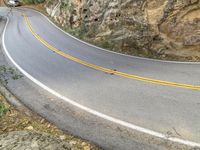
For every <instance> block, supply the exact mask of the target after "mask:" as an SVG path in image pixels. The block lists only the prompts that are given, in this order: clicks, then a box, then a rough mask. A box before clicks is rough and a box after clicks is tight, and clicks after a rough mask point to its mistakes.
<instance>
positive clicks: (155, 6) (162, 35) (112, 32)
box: [45, 0, 200, 61]
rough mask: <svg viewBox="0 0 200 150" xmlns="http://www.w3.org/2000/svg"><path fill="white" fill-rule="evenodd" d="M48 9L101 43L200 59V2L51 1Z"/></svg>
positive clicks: (138, 51)
mask: <svg viewBox="0 0 200 150" xmlns="http://www.w3.org/2000/svg"><path fill="white" fill-rule="evenodd" d="M45 7H46V10H47V12H48V14H49V15H50V16H52V17H53V19H54V20H55V21H56V22H57V23H58V24H60V25H61V26H63V27H64V28H65V29H66V30H67V31H69V32H71V33H72V34H74V35H76V36H79V37H80V38H83V39H84V40H87V41H90V42H92V43H95V44H97V45H99V46H102V47H105V48H109V49H111V50H114V51H118V52H122V53H126V54H133V55H139V56H146V57H153V58H162V59H179V60H193V61H197V60H200V1H199V0H103V1H102V0H49V1H48V2H47V3H46V5H45Z"/></svg>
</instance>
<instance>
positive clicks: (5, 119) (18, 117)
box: [0, 96, 99, 150]
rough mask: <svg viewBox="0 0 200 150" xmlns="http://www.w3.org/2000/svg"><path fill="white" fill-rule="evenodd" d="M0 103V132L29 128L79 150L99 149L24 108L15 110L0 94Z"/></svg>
mask: <svg viewBox="0 0 200 150" xmlns="http://www.w3.org/2000/svg"><path fill="white" fill-rule="evenodd" d="M0 104H1V106H2V108H3V110H4V111H3V112H4V114H3V113H2V117H0V134H3V133H7V132H11V131H22V130H28V131H30V130H31V131H36V132H42V133H47V134H50V135H52V136H54V137H57V138H60V139H62V140H64V141H66V142H69V143H70V144H71V145H73V146H74V147H75V148H77V149H80V150H99V148H98V147H96V146H95V145H93V144H90V143H89V142H86V141H84V140H82V139H79V138H76V137H74V136H72V135H70V134H66V133H64V132H63V131H61V130H59V129H58V128H57V127H56V126H54V125H53V124H51V123H49V122H48V121H46V120H45V119H43V118H41V117H39V116H38V115H36V114H34V113H32V112H31V111H29V110H28V109H26V108H23V109H21V110H17V109H16V108H14V107H13V106H11V105H9V104H8V103H7V102H6V100H5V99H4V97H2V96H0ZM5 110H6V111H5Z"/></svg>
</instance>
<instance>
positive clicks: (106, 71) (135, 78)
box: [23, 14, 200, 90]
mask: <svg viewBox="0 0 200 150" xmlns="http://www.w3.org/2000/svg"><path fill="white" fill-rule="evenodd" d="M23 17H24V20H25V22H26V25H27V26H28V29H29V30H30V32H31V33H32V34H33V36H34V37H35V38H36V39H38V40H39V41H40V42H41V43H42V44H43V45H45V46H46V47H47V48H48V49H50V50H52V51H53V52H55V53H57V54H59V55H61V56H63V57H65V58H67V59H69V60H72V61H74V62H77V63H79V64H82V65H84V66H87V67H89V68H92V69H95V70H98V71H102V72H105V73H108V74H113V75H117V76H120V77H124V78H129V79H133V80H138V81H143V82H147V83H153V84H158V85H163V86H170V87H177V88H184V89H190V90H200V86H195V85H190V84H181V83H176V82H169V81H162V80H156V79H151V78H146V77H141V76H137V75H133V74H127V73H124V72H120V71H117V70H112V69H109V68H104V67H101V66H98V65H95V64H91V63H89V62H86V61H83V60H81V59H78V58H76V57H73V56H71V55H68V54H66V53H64V52H62V51H61V50H59V49H57V48H55V47H54V46H52V45H50V44H49V43H48V42H47V41H45V40H44V39H43V38H42V37H40V36H39V35H38V34H37V33H35V32H34V30H33V28H32V26H31V23H30V21H29V19H28V17H27V16H26V14H23Z"/></svg>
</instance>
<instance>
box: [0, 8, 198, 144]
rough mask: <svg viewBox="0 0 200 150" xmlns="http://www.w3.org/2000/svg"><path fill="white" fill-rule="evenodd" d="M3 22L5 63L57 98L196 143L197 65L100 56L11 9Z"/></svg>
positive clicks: (105, 116) (32, 16) (38, 19)
mask: <svg viewBox="0 0 200 150" xmlns="http://www.w3.org/2000/svg"><path fill="white" fill-rule="evenodd" d="M0 13H1V14H2V15H6V14H7V10H6V9H0ZM23 14H25V15H26V16H23ZM8 18H9V21H8V24H7V27H6V29H5V34H4V39H3V40H4V44H5V45H4V46H5V47H6V50H7V52H8V53H9V55H10V57H11V58H12V59H13V61H14V62H15V63H16V64H17V65H18V66H20V68H22V69H23V70H24V71H25V72H26V73H28V74H29V75H31V77H33V78H34V79H37V81H39V82H40V83H42V84H43V85H45V87H48V88H49V89H51V90H53V92H55V93H56V94H59V95H60V96H61V98H62V97H63V98H64V99H65V98H68V99H69V100H70V102H71V101H72V102H74V103H75V106H76V105H78V106H79V107H82V108H83V110H84V111H86V112H87V111H88V113H93V114H95V115H97V116H99V117H100V118H101V119H102V118H103V119H107V120H109V121H111V122H114V123H116V124H117V123H121V122H120V121H122V125H124V126H126V125H127V127H133V128H134V127H135V128H136V130H139V131H140V130H141V132H143V131H144V132H146V131H147V132H150V131H152V134H154V133H156V134H157V133H159V134H160V135H166V136H169V137H171V136H172V137H175V138H177V139H181V140H183V142H184V141H186V142H185V143H187V142H188V141H189V142H194V143H195V144H197V143H200V87H199V85H200V77H199V75H200V63H178V62H166V61H156V60H151V59H143V58H138V57H129V56H125V55H120V54H116V53H111V52H108V51H104V50H102V49H99V48H97V47H93V46H91V45H88V44H85V43H83V42H80V41H78V40H76V39H74V38H72V37H71V36H69V35H67V34H64V33H63V32H62V31H61V30H59V29H58V28H56V27H55V26H54V25H53V24H52V23H50V22H49V21H48V20H47V19H46V18H45V17H44V16H42V15H41V14H39V13H37V12H35V11H31V10H28V9H16V10H14V11H13V13H12V14H9V15H8ZM29 23H30V24H29ZM31 31H32V32H33V33H32V32H31ZM34 34H35V35H34ZM37 36H38V37H37ZM44 41H45V42H44ZM54 49H55V51H54ZM57 50H61V51H62V52H61V53H60V52H59V51H57ZM66 55H67V56H66ZM68 56H73V58H76V59H77V60H73V58H71V59H70V58H68ZM91 65H92V66H91ZM98 67H101V68H100V69H99V68H98ZM105 69H108V71H105ZM112 70H114V71H113V73H112V72H110V71H112ZM118 72H119V74H118ZM121 73H122V74H125V75H120V74H121ZM129 75H130V76H131V77H129ZM149 80H150V81H149ZM43 88H44V87H43ZM53 94H54V93H53ZM66 103H67V102H66ZM126 123H127V124H126ZM132 125H133V126H132ZM137 127H138V128H137ZM140 127H141V128H140ZM146 129H147V130H146ZM150 134H151V133H150ZM181 142H182V141H181Z"/></svg>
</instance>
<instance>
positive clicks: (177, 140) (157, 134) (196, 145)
mask: <svg viewBox="0 0 200 150" xmlns="http://www.w3.org/2000/svg"><path fill="white" fill-rule="evenodd" d="M8 23H9V18H8V17H7V22H6V25H5V28H4V32H3V36H2V45H3V49H4V51H5V54H6V55H7V57H8V58H9V60H10V61H11V62H12V63H13V64H14V65H15V66H16V68H18V69H19V71H21V72H22V73H23V74H24V75H25V76H26V77H27V78H28V79H30V80H31V81H32V82H34V83H36V84H37V85H38V86H40V87H41V88H43V89H45V90H46V91H48V92H50V93H51V94H53V95H55V96H57V97H58V98H61V99H63V100H64V101H66V102H68V103H69V104H71V105H73V106H75V107H77V108H80V109H82V110H84V111H86V112H88V113H91V114H93V115H95V116H97V117H100V118H103V119H105V120H108V121H110V122H113V123H116V124H118V125H121V126H124V127H126V128H130V129H133V130H136V131H139V132H142V133H145V134H149V135H151V136H155V137H158V138H161V139H165V140H169V141H172V142H176V143H180V144H184V145H188V146H192V147H200V143H196V142H192V141H188V140H184V139H180V138H176V137H167V136H166V135H165V134H162V133H159V132H156V131H153V130H150V129H146V128H143V127H140V126H137V125H134V124H131V123H128V122H126V121H123V120H120V119H117V118H114V117H111V116H109V115H106V114H103V113H101V112H98V111H95V110H93V109H91V108H88V107H86V106H83V105H81V104H79V103H77V102H75V101H73V100H71V99H68V98H67V97H65V96H63V95H61V94H59V93H58V92H56V91H54V90H53V89H51V88H49V87H48V86H46V85H45V84H43V83H42V82H40V81H38V80H37V79H35V78H34V77H33V76H31V75H30V74H29V73H28V72H26V71H25V70H24V69H23V68H21V67H20V66H19V65H18V64H17V63H16V62H15V61H14V59H13V58H12V57H11V55H10V54H9V52H8V49H7V48H6V44H5V33H6V29H7V26H8Z"/></svg>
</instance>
